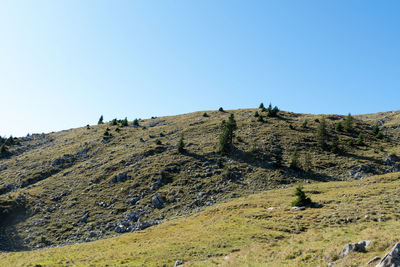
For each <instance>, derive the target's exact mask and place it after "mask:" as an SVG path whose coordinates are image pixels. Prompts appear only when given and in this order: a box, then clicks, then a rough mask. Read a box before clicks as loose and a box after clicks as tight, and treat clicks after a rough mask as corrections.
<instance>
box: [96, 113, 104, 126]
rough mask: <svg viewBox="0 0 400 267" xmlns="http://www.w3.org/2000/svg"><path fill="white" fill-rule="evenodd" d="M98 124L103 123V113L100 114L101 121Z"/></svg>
mask: <svg viewBox="0 0 400 267" xmlns="http://www.w3.org/2000/svg"><path fill="white" fill-rule="evenodd" d="M97 124H103V115H101V116H100V119H99V122H97Z"/></svg>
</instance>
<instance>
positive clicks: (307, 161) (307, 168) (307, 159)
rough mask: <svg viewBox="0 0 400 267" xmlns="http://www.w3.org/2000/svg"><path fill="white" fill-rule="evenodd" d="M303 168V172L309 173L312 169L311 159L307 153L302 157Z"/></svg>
mask: <svg viewBox="0 0 400 267" xmlns="http://www.w3.org/2000/svg"><path fill="white" fill-rule="evenodd" d="M303 166H304V170H305V171H306V172H308V171H311V169H312V158H311V155H310V154H309V153H307V154H306V155H305V156H304V164H303Z"/></svg>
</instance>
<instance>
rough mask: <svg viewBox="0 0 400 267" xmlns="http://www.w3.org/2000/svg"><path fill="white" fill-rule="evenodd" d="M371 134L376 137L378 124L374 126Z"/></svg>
mask: <svg viewBox="0 0 400 267" xmlns="http://www.w3.org/2000/svg"><path fill="white" fill-rule="evenodd" d="M372 132H373V133H374V134H375V135H377V134H378V133H379V126H378V124H375V125H374V127H372Z"/></svg>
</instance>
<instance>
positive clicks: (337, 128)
mask: <svg viewBox="0 0 400 267" xmlns="http://www.w3.org/2000/svg"><path fill="white" fill-rule="evenodd" d="M335 129H336V131H337V132H342V131H343V125H342V123H341V122H338V123H336V127H335Z"/></svg>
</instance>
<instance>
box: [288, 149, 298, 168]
mask: <svg viewBox="0 0 400 267" xmlns="http://www.w3.org/2000/svg"><path fill="white" fill-rule="evenodd" d="M289 167H290V168H291V169H293V170H299V169H300V161H299V152H298V151H297V148H296V149H295V150H294V151H293V154H292V158H291V161H290V166H289Z"/></svg>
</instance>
